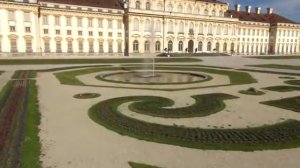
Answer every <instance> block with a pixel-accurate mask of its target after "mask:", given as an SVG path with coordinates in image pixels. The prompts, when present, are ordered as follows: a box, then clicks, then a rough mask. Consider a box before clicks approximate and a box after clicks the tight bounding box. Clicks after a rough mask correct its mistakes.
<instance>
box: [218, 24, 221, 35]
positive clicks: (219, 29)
mask: <svg viewBox="0 0 300 168" xmlns="http://www.w3.org/2000/svg"><path fill="white" fill-rule="evenodd" d="M217 35H221V25H218V26H217Z"/></svg>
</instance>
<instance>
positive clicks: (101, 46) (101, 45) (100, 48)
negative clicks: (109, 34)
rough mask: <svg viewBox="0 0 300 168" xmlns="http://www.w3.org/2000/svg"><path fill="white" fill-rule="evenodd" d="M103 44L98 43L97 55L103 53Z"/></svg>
mask: <svg viewBox="0 0 300 168" xmlns="http://www.w3.org/2000/svg"><path fill="white" fill-rule="evenodd" d="M103 52H104V50H103V42H99V53H103Z"/></svg>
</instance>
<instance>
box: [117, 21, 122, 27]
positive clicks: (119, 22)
mask: <svg viewBox="0 0 300 168" xmlns="http://www.w3.org/2000/svg"><path fill="white" fill-rule="evenodd" d="M118 29H122V21H118Z"/></svg>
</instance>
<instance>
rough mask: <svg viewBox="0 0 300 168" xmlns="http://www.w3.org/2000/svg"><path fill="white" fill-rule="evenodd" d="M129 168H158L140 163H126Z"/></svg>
mask: <svg viewBox="0 0 300 168" xmlns="http://www.w3.org/2000/svg"><path fill="white" fill-rule="evenodd" d="M128 164H129V165H130V167H131V168H160V167H156V166H151V165H146V164H142V163H136V162H128Z"/></svg>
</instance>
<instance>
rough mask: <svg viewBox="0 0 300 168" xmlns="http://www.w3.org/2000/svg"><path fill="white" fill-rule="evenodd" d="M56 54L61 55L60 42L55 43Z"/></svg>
mask: <svg viewBox="0 0 300 168" xmlns="http://www.w3.org/2000/svg"><path fill="white" fill-rule="evenodd" d="M56 52H57V53H61V42H60V41H56Z"/></svg>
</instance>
